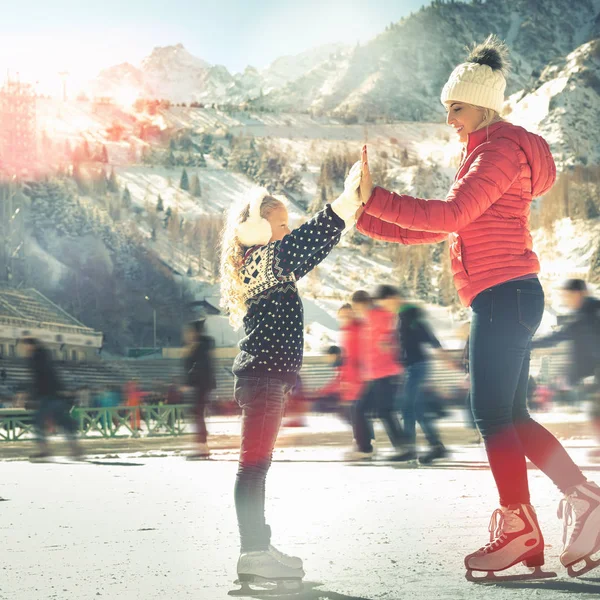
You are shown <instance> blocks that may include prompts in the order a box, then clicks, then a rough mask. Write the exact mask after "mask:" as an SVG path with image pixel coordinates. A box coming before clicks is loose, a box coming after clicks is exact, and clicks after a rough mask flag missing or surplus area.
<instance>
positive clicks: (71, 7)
mask: <svg viewBox="0 0 600 600" xmlns="http://www.w3.org/2000/svg"><path fill="white" fill-rule="evenodd" d="M3 4H4V5H5V7H4V11H2V12H1V13H0V69H1V70H2V72H1V74H0V81H1V80H4V77H5V75H6V72H7V69H10V72H11V74H13V75H14V74H15V73H16V72H19V73H20V77H21V79H22V80H27V81H35V80H37V81H39V82H40V87H42V88H44V89H48V86H49V85H50V84H52V85H51V87H52V88H53V89H54V87H56V91H57V92H58V89H59V78H58V75H57V73H58V72H59V71H68V72H69V73H70V74H71V76H70V77H71V80H72V82H73V83H74V84H75V83H76V82H83V81H85V79H88V78H91V77H94V76H95V75H96V74H97V73H98V71H99V70H100V69H102V68H105V67H108V66H112V65H115V64H119V63H121V62H130V63H132V64H134V65H137V64H139V62H140V61H141V60H142V58H144V57H145V56H147V55H148V54H150V53H151V51H152V49H153V48H154V47H156V46H167V45H172V44H177V43H182V44H183V45H184V46H185V47H186V49H187V50H188V51H189V52H191V53H192V54H194V55H195V56H198V57H200V58H202V59H204V60H206V61H208V62H209V63H212V64H222V65H225V66H226V67H227V68H228V69H229V70H230V71H232V72H239V71H242V70H243V69H244V68H245V67H246V66H247V65H252V66H254V67H257V68H259V69H260V68H264V67H266V66H268V65H269V64H270V63H271V62H272V61H273V60H275V59H276V58H277V57H279V56H284V55H287V54H297V53H299V52H302V51H304V50H308V49H310V48H313V47H315V46H318V45H321V44H327V43H332V42H344V43H348V44H355V43H356V42H357V41H361V42H364V41H367V40H369V39H371V38H373V37H374V36H375V35H377V34H378V33H380V32H381V31H383V29H384V28H385V26H386V25H387V24H388V23H390V22H392V21H394V22H395V21H398V20H399V19H400V18H401V17H402V16H405V15H408V14H409V13H410V12H411V11H415V10H418V8H419V7H420V6H421V5H422V4H423V0H368V1H367V0H364V1H362V2H359V1H357V0H303V1H298V0H97V1H96V2H90V1H87V0H16V1H13V2H6V3H4V2H3ZM7 5H8V6H7Z"/></svg>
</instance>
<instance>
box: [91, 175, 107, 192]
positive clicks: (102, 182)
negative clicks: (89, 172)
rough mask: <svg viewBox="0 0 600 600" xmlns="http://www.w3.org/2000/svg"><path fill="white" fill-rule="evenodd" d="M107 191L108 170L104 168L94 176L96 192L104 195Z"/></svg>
mask: <svg viewBox="0 0 600 600" xmlns="http://www.w3.org/2000/svg"><path fill="white" fill-rule="evenodd" d="M107 191H108V184H107V181H106V171H105V170H104V169H102V170H101V171H100V172H99V173H98V175H96V177H95V178H94V192H95V193H96V194H98V195H99V196H104V195H105V194H106V192H107Z"/></svg>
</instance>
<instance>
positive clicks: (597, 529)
mask: <svg viewBox="0 0 600 600" xmlns="http://www.w3.org/2000/svg"><path fill="white" fill-rule="evenodd" d="M558 518H559V519H563V520H564V534H563V544H564V545H565V547H564V551H563V553H562V554H561V555H560V562H561V563H562V564H563V565H564V566H565V567H567V571H568V573H569V575H570V576H571V577H578V576H579V575H583V574H584V573H587V572H588V571H591V570H592V569H595V568H596V567H597V566H599V565H600V557H598V558H595V559H594V558H592V555H593V554H596V553H598V552H600V487H598V486H597V485H596V484H595V483H591V482H586V483H582V484H581V485H578V486H576V487H574V488H572V490H569V493H568V494H567V495H566V496H565V497H564V498H563V499H562V500H561V501H560V504H559V505H558ZM571 525H573V531H572V533H571V538H570V539H569V543H568V544H567V534H568V529H569V527H570V526H571ZM581 562H584V563H585V564H584V565H583V567H581V568H580V569H576V568H575V565H577V564H578V563H581Z"/></svg>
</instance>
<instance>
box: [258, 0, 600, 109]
mask: <svg viewBox="0 0 600 600" xmlns="http://www.w3.org/2000/svg"><path fill="white" fill-rule="evenodd" d="M599 9H600V3H599V2H598V0H544V2H539V1H537V0H489V1H488V2H485V3H483V2H474V3H468V4H467V3H463V2H446V3H442V2H439V3H434V4H433V5H432V6H428V7H426V8H423V9H421V10H420V11H419V12H417V13H415V14H413V15H411V16H410V17H407V18H404V19H402V20H400V21H399V22H398V23H396V24H395V25H393V26H392V27H388V28H387V30H386V31H385V32H383V33H381V34H380V35H379V36H377V37H376V38H375V39H373V40H371V41H370V42H369V43H367V44H365V45H363V46H359V47H356V48H355V49H354V50H353V52H351V53H349V54H348V55H343V56H340V57H339V58H337V59H330V60H328V61H325V62H324V63H322V64H321V65H319V67H317V68H315V69H313V70H311V71H310V72H309V73H307V74H305V75H304V76H302V77H300V78H299V79H297V80H296V81H293V82H290V83H288V84H287V85H286V86H284V87H283V88H282V89H280V90H275V91H273V92H272V93H270V94H268V95H267V96H265V97H264V98H263V99H261V102H262V103H264V104H265V105H267V106H269V107H270V108H280V109H285V110H309V109H313V110H316V111H324V112H329V113H331V112H332V113H334V114H356V115H357V116H359V117H365V116H369V115H374V116H381V115H383V116H389V117H391V118H395V119H402V120H413V119H414V120H431V119H436V120H437V119H438V118H439V117H440V116H441V115H442V107H441V105H440V103H439V92H440V90H441V88H442V86H443V84H444V83H445V81H446V79H447V77H448V75H449V73H450V72H451V71H452V69H453V67H454V66H455V65H456V64H457V63H459V62H460V61H461V60H463V59H464V57H465V46H467V45H469V44H471V43H472V42H473V41H475V40H478V41H480V40H483V39H484V38H485V37H487V35H488V34H489V33H496V34H498V35H499V36H500V37H501V38H503V39H505V40H506V42H507V43H508V45H509V47H510V50H511V54H512V60H513V71H512V75H511V77H510V79H509V83H508V90H507V92H508V93H509V94H510V93H514V92H516V91H518V90H521V89H523V88H527V87H529V86H531V85H532V84H533V83H535V81H537V79H538V78H539V76H540V73H541V72H542V71H543V69H544V68H545V67H546V65H548V64H549V63H550V62H552V61H553V60H556V59H558V58H560V57H564V56H566V55H567V54H569V53H570V52H573V51H574V50H575V49H576V48H577V47H579V46H580V45H581V44H583V43H584V42H586V41H589V40H591V39H593V38H594V37H595V36H597V35H598V29H599V27H600V26H599V24H598V19H597V15H598V10H599Z"/></svg>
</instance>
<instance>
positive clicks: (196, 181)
mask: <svg viewBox="0 0 600 600" xmlns="http://www.w3.org/2000/svg"><path fill="white" fill-rule="evenodd" d="M190 194H191V195H192V196H194V198H200V197H201V196H202V187H201V186H200V178H199V177H198V174H197V173H196V174H194V176H193V177H192V183H191V184H190Z"/></svg>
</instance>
